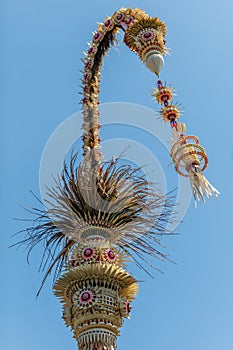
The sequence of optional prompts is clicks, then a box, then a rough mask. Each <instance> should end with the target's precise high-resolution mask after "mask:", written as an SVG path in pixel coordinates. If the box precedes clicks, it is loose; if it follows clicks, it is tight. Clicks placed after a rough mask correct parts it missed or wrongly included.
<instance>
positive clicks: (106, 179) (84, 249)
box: [17, 8, 218, 350]
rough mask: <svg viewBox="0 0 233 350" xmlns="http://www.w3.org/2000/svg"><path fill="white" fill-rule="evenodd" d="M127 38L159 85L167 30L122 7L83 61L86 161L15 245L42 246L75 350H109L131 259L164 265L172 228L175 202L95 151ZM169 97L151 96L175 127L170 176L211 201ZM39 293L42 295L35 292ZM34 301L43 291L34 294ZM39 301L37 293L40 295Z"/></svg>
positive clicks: (198, 155) (199, 154)
mask: <svg viewBox="0 0 233 350" xmlns="http://www.w3.org/2000/svg"><path fill="white" fill-rule="evenodd" d="M119 30H123V31H124V42H125V44H126V45H127V46H128V47H129V48H130V50H132V51H133V52H135V53H136V54H137V55H138V56H139V58H140V59H141V61H142V62H143V63H144V64H145V65H146V67H147V68H148V69H149V70H150V71H152V72H153V73H154V74H156V75H157V76H159V74H160V71H161V69H162V67H163V63H164V56H165V55H166V53H167V52H168V49H167V48H166V46H165V43H166V41H165V35H166V26H165V24H164V23H163V22H162V21H160V20H159V19H158V18H156V17H154V18H151V17H149V16H148V15H147V14H146V13H145V12H143V11H142V10H140V9H131V8H129V9H125V8H122V9H120V10H119V11H117V12H115V13H114V14H113V16H112V17H107V18H106V19H105V20H104V22H103V23H101V24H99V25H98V28H97V31H96V32H95V33H94V34H93V38H92V41H91V42H90V43H89V48H88V51H87V52H86V54H85V57H84V59H83V63H84V71H83V78H82V89H83V98H82V106H83V125H82V127H83V136H82V140H83V160H82V162H81V163H78V162H77V154H75V155H72V156H71V159H70V162H69V163H68V164H67V163H64V167H63V171H62V174H61V175H60V177H59V178H58V179H57V181H56V183H55V185H54V186H53V187H52V188H50V189H49V190H48V195H49V198H50V200H48V204H49V208H50V209H44V210H38V209H36V208H35V209H33V212H34V214H35V217H36V219H35V220H34V221H33V224H32V227H29V228H27V230H26V233H27V234H26V237H25V238H24V239H23V240H22V241H20V242H19V243H17V244H19V245H26V247H27V249H28V253H30V251H31V250H32V249H33V248H34V246H36V245H37V244H39V243H43V244H44V247H45V249H44V253H43V257H42V262H41V264H42V265H41V266H42V267H43V268H44V269H46V271H45V275H44V278H43V280H42V284H41V287H42V286H43V284H44V283H45V281H46V279H47V277H48V276H49V275H50V274H51V272H52V271H53V272H54V293H55V295H56V296H57V297H58V298H59V299H60V301H61V303H62V304H63V318H64V321H65V324H66V325H67V326H68V327H71V328H72V330H73V334H74V338H75V339H76V340H77V343H78V348H79V349H80V350H102V349H105V350H115V349H116V339H117V336H119V334H120V333H119V329H120V328H121V326H122V324H123V319H124V318H129V315H130V310H131V305H130V302H131V301H132V300H133V299H134V298H135V296H136V294H137V291H138V283H137V281H136V279H135V278H134V277H133V276H131V275H130V274H129V273H128V272H127V271H126V269H125V266H126V263H127V262H128V261H129V259H130V258H133V259H134V261H135V262H136V264H137V265H139V266H140V267H141V268H143V269H145V268H144V266H143V263H140V258H141V261H142V262H144V261H145V260H146V256H147V255H150V256H154V257H155V258H158V259H161V260H164V259H167V255H166V254H165V253H163V252H162V251H161V249H160V237H161V235H162V234H164V233H166V226H167V224H168V222H169V220H171V212H172V210H173V201H172V198H171V197H169V196H164V195H162V194H161V193H160V192H159V190H158V189H157V188H156V186H155V185H154V184H152V183H149V182H148V181H147V180H146V178H145V176H143V174H142V171H141V169H140V168H133V167H132V166H130V165H122V164H121V163H119V160H118V159H116V160H115V159H114V160H112V161H109V162H103V155H102V153H101V147H100V134H99V130H100V124H99V110H98V103H99V101H98V97H99V83H100V70H101V66H102V61H103V57H104V56H105V54H106V53H107V52H108V50H109V48H110V46H111V44H113V43H114V42H115V41H116V34H117V32H118V31H119ZM173 92H174V91H173V89H172V88H170V87H168V86H166V84H163V83H162V81H161V80H158V83H157V88H156V89H154V90H153V92H152V95H153V97H154V98H155V99H156V101H157V102H158V103H159V104H161V105H163V107H162V110H161V113H160V115H161V118H162V119H163V120H164V121H165V122H169V123H170V124H171V127H172V131H173V132H172V142H173V145H172V149H171V157H172V160H173V163H174V166H175V169H176V171H177V172H178V173H179V174H180V175H181V176H186V177H188V178H189V180H190V184H191V187H192V190H193V194H194V197H195V200H200V199H202V200H204V196H207V197H209V196H211V195H214V196H217V195H218V191H217V190H216V189H215V188H214V187H213V186H212V185H211V184H210V183H209V182H208V181H207V180H206V178H205V177H204V175H203V170H204V169H205V168H206V166H207V163H208V158H207V156H206V152H205V150H204V148H203V147H202V146H201V145H200V144H199V140H198V138H197V137H196V136H190V135H186V133H185V129H186V128H185V125H184V124H182V123H178V122H177V120H178V119H179V117H180V111H179V107H178V105H177V104H176V103H173V102H172V97H173ZM40 289H41V288H40ZM39 292H40V290H39ZM39 292H38V293H39Z"/></svg>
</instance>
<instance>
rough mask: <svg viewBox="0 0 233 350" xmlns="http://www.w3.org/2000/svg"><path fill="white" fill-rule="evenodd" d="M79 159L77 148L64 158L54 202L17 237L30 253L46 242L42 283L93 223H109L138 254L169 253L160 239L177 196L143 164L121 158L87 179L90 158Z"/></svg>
mask: <svg viewBox="0 0 233 350" xmlns="http://www.w3.org/2000/svg"><path fill="white" fill-rule="evenodd" d="M76 160H77V154H76V155H74V156H72V157H71V160H70V164H69V166H68V165H67V164H66V163H65V164H64V169H63V171H62V174H61V177H59V178H58V179H57V180H56V185H55V186H54V187H52V188H50V189H49V190H48V195H49V197H50V199H49V201H47V204H48V206H50V208H49V209H47V210H39V209H36V208H34V209H33V210H32V213H33V214H34V215H35V220H34V221H33V224H32V226H31V227H29V228H27V229H26V230H25V232H26V237H25V238H24V239H23V240H21V241H20V242H18V243H16V245H19V246H21V245H25V246H26V249H27V250H28V254H30V252H31V250H32V249H33V248H34V247H35V246H37V245H38V244H39V243H43V244H44V252H43V255H42V261H41V269H42V270H45V269H46V268H47V270H46V273H45V276H44V278H43V280H42V284H41V287H42V286H43V284H44V283H45V281H46V279H47V277H48V275H49V274H50V273H51V271H52V270H54V281H56V279H57V278H58V277H59V276H60V273H61V271H62V269H63V267H64V266H65V264H66V261H67V259H68V256H69V252H70V251H71V250H72V247H73V246H74V245H75V244H77V242H80V236H79V231H80V230H81V229H82V230H83V229H85V228H87V229H88V227H90V226H91V227H99V228H106V230H108V231H109V232H110V233H111V235H112V236H111V240H112V241H113V243H114V244H116V245H117V246H119V247H120V248H122V249H123V250H124V251H126V252H127V253H128V254H130V256H131V257H132V258H134V257H135V256H138V257H139V258H141V259H142V260H143V261H145V256H146V255H150V256H154V257H155V258H158V259H162V260H163V259H166V258H167V255H166V254H164V253H162V252H161V251H160V250H159V249H156V248H155V244H158V245H160V236H161V235H162V234H165V233H167V232H166V226H167V224H168V222H169V221H170V220H171V217H170V216H171V212H172V210H173V207H174V205H173V203H172V198H169V197H166V196H163V195H162V194H161V193H160V192H159V191H158V190H157V189H156V188H155V186H154V185H153V184H151V183H149V182H148V181H147V180H146V179H145V177H144V176H142V175H141V174H142V172H141V169H140V168H136V169H135V168H132V167H131V166H130V165H118V163H117V161H118V160H117V161H116V162H115V161H114V162H113V161H112V162H106V163H103V164H102V167H101V168H100V171H99V173H97V174H96V173H92V174H90V172H89V173H88V179H87V177H86V175H87V174H86V172H85V164H83V163H81V164H80V165H79V166H76ZM80 243H83V242H80ZM137 264H138V265H140V266H141V267H142V268H143V266H142V265H141V264H140V263H138V262H137ZM143 269H144V268H143Z"/></svg>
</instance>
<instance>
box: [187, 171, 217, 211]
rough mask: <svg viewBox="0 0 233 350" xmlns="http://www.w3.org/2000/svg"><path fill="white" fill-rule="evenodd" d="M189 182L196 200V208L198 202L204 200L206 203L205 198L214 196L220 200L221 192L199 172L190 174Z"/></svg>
mask: <svg viewBox="0 0 233 350" xmlns="http://www.w3.org/2000/svg"><path fill="white" fill-rule="evenodd" d="M189 181H190V184H191V188H192V191H193V196H194V199H195V206H197V201H200V200H202V201H203V202H204V203H205V196H206V197H207V198H209V197H211V196H214V197H215V198H218V195H219V194H220V192H219V191H218V190H217V189H216V188H215V187H214V186H213V185H211V183H210V182H209V181H208V180H207V179H206V177H205V176H204V174H203V173H202V172H201V171H199V172H193V171H190V172H189Z"/></svg>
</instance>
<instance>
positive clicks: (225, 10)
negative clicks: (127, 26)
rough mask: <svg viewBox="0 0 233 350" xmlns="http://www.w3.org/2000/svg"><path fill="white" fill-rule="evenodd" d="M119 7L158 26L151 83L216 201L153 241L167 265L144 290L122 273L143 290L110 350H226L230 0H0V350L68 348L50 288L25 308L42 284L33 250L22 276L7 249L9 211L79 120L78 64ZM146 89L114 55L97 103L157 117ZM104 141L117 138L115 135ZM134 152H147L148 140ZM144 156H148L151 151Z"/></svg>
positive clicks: (14, 212)
mask: <svg viewBox="0 0 233 350" xmlns="http://www.w3.org/2000/svg"><path fill="white" fill-rule="evenodd" d="M121 6H125V7H141V8H142V9H144V10H145V11H146V12H148V13H149V14H150V15H151V16H158V17H159V18H160V19H162V20H164V21H165V23H166V24H167V26H168V35H167V45H168V47H170V48H172V50H173V53H172V55H171V56H170V57H169V56H168V57H166V65H165V68H164V70H163V72H162V75H161V78H162V79H163V80H166V81H167V82H169V83H172V84H173V85H174V86H175V87H176V90H177V92H178V96H177V100H178V101H179V102H181V103H182V106H183V109H184V111H185V113H184V118H183V121H185V122H186V123H187V125H188V130H189V132H190V133H191V134H192V133H193V134H196V135H198V136H199V137H200V140H201V143H202V145H203V146H204V147H205V148H206V151H207V154H208V156H209V163H210V164H209V166H208V168H207V171H206V176H207V177H208V178H209V179H210V180H211V182H212V183H213V184H214V185H215V186H216V187H217V188H218V189H219V190H220V192H221V199H220V201H214V200H213V199H211V200H210V201H208V202H207V204H206V205H205V206H203V205H201V206H199V208H198V209H195V208H194V205H193V204H192V205H191V206H190V208H189V210H188V212H187V214H186V216H185V218H184V222H183V223H182V224H181V225H180V226H179V228H178V232H179V235H178V236H174V237H170V238H169V237H168V238H167V237H166V239H164V243H165V245H166V246H167V252H168V253H169V254H170V256H171V258H172V259H173V260H174V261H175V262H176V263H177V265H175V264H171V263H164V264H163V265H162V266H159V267H160V268H162V269H163V271H164V275H161V274H158V273H155V274H154V276H155V278H154V280H152V279H150V278H149V277H147V276H145V275H142V273H141V272H140V271H138V270H137V269H136V268H134V267H132V268H131V271H132V272H133V273H134V274H135V276H136V277H138V278H141V279H142V278H143V279H144V280H145V283H143V284H141V290H140V293H139V295H138V297H137V299H136V301H135V303H134V309H133V312H132V318H131V320H130V321H127V322H126V323H125V325H124V327H123V330H122V336H121V337H120V339H119V342H118V346H119V349H126V348H130V349H135V350H137V349H138V350H139V349H142V348H145V346H147V347H148V348H151V349H159V350H186V349H189V350H208V349H211V350H223V349H224V350H232V349H233V336H232V335H233V301H232V295H233V279H232V267H233V258H232V256H233V254H232V247H233V224H232V216H233V212H232V198H233V186H232V170H233V145H232V128H233V114H232V111H231V103H232V99H233V93H232V79H233V74H232V73H233V68H232V62H233V46H232V35H233V30H232V16H233V4H232V1H230V0H221V1H211V0H206V1H203V0H202V1H201V0H196V1H185V0H177V1H174V0H167V1H152V0H151V1H148V0H145V1H133V0H132V1H124V2H121V1H118V0H116V1H112V2H111V1H107V0H101V1H88V2H87V1H78V0H76V1H75V0H67V1H60V0H56V1H55V0H46V1H45V0H40V1H39V0H33V1H32V0H30V1H29V0H21V1H17V0H2V1H1V4H0V27H1V28H0V29H1V31H0V33H1V34H0V36H1V55H0V61H1V64H0V77H1V80H0V89H1V90H0V93H1V97H2V99H1V104H0V109H1V130H2V132H1V150H2V156H1V158H2V159H1V202H2V203H1V213H2V229H1V231H2V232H1V240H2V242H1V249H2V253H3V255H2V262H3V267H2V273H1V291H0V300H1V302H2V306H1V321H0V322H1V323H0V327H1V330H2V336H1V340H0V342H1V343H2V344H1V348H2V349H5V350H13V349H16V348H17V349H20V350H21V349H22V350H31V349H33V350H41V349H51V348H54V349H56V350H63V349H66V350H71V349H75V348H76V344H75V342H74V340H73V339H72V335H71V333H70V332H69V331H68V330H67V329H66V328H65V326H64V325H63V322H62V320H61V318H60V314H61V308H60V305H59V303H58V301H57V300H56V299H55V297H54V296H53V295H52V292H51V281H48V283H47V285H46V287H45V288H44V290H43V292H42V294H41V296H40V298H39V299H38V300H35V293H36V291H37V288H38V286H39V284H40V281H41V278H42V274H39V273H38V272H37V268H38V263H39V255H40V251H39V250H36V251H35V253H34V254H33V255H32V258H31V264H30V266H28V265H27V263H26V257H25V252H24V251H23V249H22V250H20V251H18V252H16V251H15V250H14V249H10V250H9V249H8V246H9V245H10V244H12V243H13V242H14V240H13V239H12V238H11V234H12V233H14V232H16V231H18V230H19V229H21V228H23V227H25V224H23V223H20V222H16V221H13V219H12V218H13V217H25V215H26V214H25V212H24V210H23V209H22V208H21V207H20V205H21V204H22V205H24V206H30V205H36V202H35V200H34V199H33V198H32V196H31V195H30V193H29V191H30V190H33V191H34V192H35V193H37V194H38V193H39V183H38V181H39V180H38V176H39V164H40V159H41V155H42V152H43V149H44V146H45V144H46V142H47V140H48V138H49V137H50V135H51V133H52V132H53V130H54V129H55V128H56V127H57V126H58V125H59V124H60V123H61V122H62V121H63V120H65V119H66V118H67V117H69V116H70V115H71V114H73V113H75V112H76V111H78V110H79V109H80V105H79V104H78V103H79V99H80V95H78V94H77V93H78V92H79V91H80V88H79V78H80V77H81V75H80V74H81V73H79V69H81V68H82V65H81V62H80V60H79V59H80V58H81V56H82V55H81V53H82V51H84V50H86V47H87V46H86V42H87V41H89V40H90V39H91V32H92V31H94V30H95V29H96V22H97V21H102V20H103V19H104V18H105V16H106V15H112V13H113V12H114V11H115V10H116V9H118V8H120V7H121ZM155 81H156V79H155V77H154V76H153V74H152V73H150V72H149V71H147V70H146V69H145V68H144V67H142V64H141V63H140V62H139V60H138V58H137V57H136V56H134V55H133V54H132V53H131V52H130V51H129V50H128V48H126V47H124V46H123V45H122V46H121V47H119V48H118V50H117V51H116V50H113V51H111V53H110V54H109V56H108V57H107V59H106V61H105V65H104V72H103V79H102V85H101V102H112V101H116V102H132V103H138V104H141V105H143V106H146V107H149V108H154V109H157V106H156V105H155V104H154V103H153V102H152V101H151V100H150V97H149V94H150V90H151V88H152V87H153V86H154V84H155ZM118 131H119V130H118ZM114 132H115V133H116V135H115V136H116V137H117V136H118V135H117V129H116V130H115V131H111V133H114ZM103 134H104V135H105V134H107V133H105V132H103ZM104 135H103V136H104ZM135 137H136V138H137V137H141V136H140V135H135ZM141 142H143V141H142V140H141ZM144 142H145V145H146V146H147V147H148V142H147V140H144ZM152 151H153V152H155V154H156V149H155V148H153V149H152ZM167 162H168V158H167V159H166V161H165V163H164V164H165V165H164V164H163V161H162V160H161V163H162V164H163V165H164V166H165V172H166V173H167V176H168V179H169V181H172V179H173V177H171V175H170V173H172V172H174V171H173V169H172V168H171V167H170V168H167V167H166V164H167ZM172 176H173V175H172ZM174 179H175V180H174V181H176V177H175V175H174ZM170 186H171V187H172V186H173V185H172V184H170ZM175 186H176V183H174V187H175ZM26 216H27V215H26Z"/></svg>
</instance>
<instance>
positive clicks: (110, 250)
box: [54, 241, 138, 350]
mask: <svg viewBox="0 0 233 350" xmlns="http://www.w3.org/2000/svg"><path fill="white" fill-rule="evenodd" d="M127 258H128V257H127V255H126V254H125V253H123V252H121V251H120V250H119V249H117V248H116V247H112V246H109V245H107V244H106V242H104V241H103V242H101V243H100V242H97V241H96V242H88V243H87V244H84V245H83V244H80V245H78V246H77V247H76V248H75V249H74V250H73V251H72V254H71V256H70V259H69V264H68V266H67V270H66V271H65V273H64V274H63V276H62V277H61V278H60V279H58V280H57V282H56V284H55V286H54V293H55V295H56V296H57V297H58V298H59V299H60V300H61V302H62V304H63V319H64V321H65V323H66V325H67V326H70V327H71V328H72V330H73V334H74V338H75V339H76V340H77V343H78V348H79V349H82V350H92V349H93V350H94V349H106V350H108V349H111V350H113V349H116V339H117V336H119V334H120V331H119V329H120V327H121V326H122V324H123V319H124V318H129V316H130V310H131V305H130V302H131V301H132V300H133V299H134V298H135V296H136V294H137V291H138V284H137V283H136V280H135V279H134V278H133V277H132V276H131V275H130V274H128V273H127V272H126V270H125V269H124V268H122V266H124V265H125V263H126V261H127Z"/></svg>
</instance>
